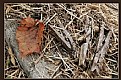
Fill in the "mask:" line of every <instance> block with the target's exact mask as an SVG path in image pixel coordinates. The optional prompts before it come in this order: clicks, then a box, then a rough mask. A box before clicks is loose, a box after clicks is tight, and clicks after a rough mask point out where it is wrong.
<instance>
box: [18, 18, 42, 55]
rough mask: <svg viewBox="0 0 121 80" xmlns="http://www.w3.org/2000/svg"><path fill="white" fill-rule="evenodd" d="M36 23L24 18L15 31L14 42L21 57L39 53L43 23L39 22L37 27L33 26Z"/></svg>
mask: <svg viewBox="0 0 121 80" xmlns="http://www.w3.org/2000/svg"><path fill="white" fill-rule="evenodd" d="M36 23H37V21H35V20H34V19H33V18H30V17H27V18H24V19H22V20H21V22H20V24H21V25H20V26H19V27H18V28H17V30H16V40H17V42H18V46H19V51H20V56H21V57H25V56H26V55H28V54H32V53H40V51H41V41H42V36H43V31H44V24H43V22H39V24H38V25H35V24H36Z"/></svg>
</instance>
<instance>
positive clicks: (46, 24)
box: [45, 13, 57, 25]
mask: <svg viewBox="0 0 121 80" xmlns="http://www.w3.org/2000/svg"><path fill="white" fill-rule="evenodd" d="M56 14H57V13H55V14H54V15H53V16H52V17H51V18H50V19H49V20H48V21H47V22H46V23H45V25H47V24H48V22H50V20H51V19H53V18H54V17H55V16H56Z"/></svg>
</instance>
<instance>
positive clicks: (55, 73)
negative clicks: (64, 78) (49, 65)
mask: <svg viewBox="0 0 121 80" xmlns="http://www.w3.org/2000/svg"><path fill="white" fill-rule="evenodd" d="M61 65H62V64H60V65H59V66H58V67H57V68H56V70H55V71H54V72H53V74H52V75H51V76H50V77H51V78H53V77H54V75H55V74H56V72H57V71H58V70H59V68H60V66H61Z"/></svg>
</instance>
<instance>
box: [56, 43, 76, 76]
mask: <svg viewBox="0 0 121 80" xmlns="http://www.w3.org/2000/svg"><path fill="white" fill-rule="evenodd" d="M54 44H55V42H54ZM56 49H57V50H58V52H57V53H58V55H59V57H60V58H61V60H62V61H63V63H64V64H65V65H66V66H67V68H69V69H70V71H71V72H72V74H73V75H75V74H74V72H73V71H72V69H71V68H70V67H69V66H68V65H67V64H66V62H65V61H64V59H63V58H62V56H61V54H60V53H61V52H60V50H59V49H58V47H57V46H56Z"/></svg>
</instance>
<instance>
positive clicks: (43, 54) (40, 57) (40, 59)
mask: <svg viewBox="0 0 121 80" xmlns="http://www.w3.org/2000/svg"><path fill="white" fill-rule="evenodd" d="M53 39H54V38H52V39H51V40H50V41H49V42H48V43H47V45H46V46H45V48H44V49H43V50H42V52H41V53H42V54H41V55H40V57H39V58H38V59H37V60H36V61H34V63H35V64H36V63H38V62H39V61H40V60H41V58H42V56H43V55H44V53H43V52H45V50H46V48H47V47H48V45H49V44H50V43H51V42H52V40H53Z"/></svg>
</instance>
